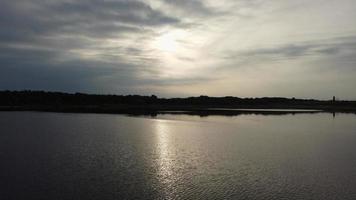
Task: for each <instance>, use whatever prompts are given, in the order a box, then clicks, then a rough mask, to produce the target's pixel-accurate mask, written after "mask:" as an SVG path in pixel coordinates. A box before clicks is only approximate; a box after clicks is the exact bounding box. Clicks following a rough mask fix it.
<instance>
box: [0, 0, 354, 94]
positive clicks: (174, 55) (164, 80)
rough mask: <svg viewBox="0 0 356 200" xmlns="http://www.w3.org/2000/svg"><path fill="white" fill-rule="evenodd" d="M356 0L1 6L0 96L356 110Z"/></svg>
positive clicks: (84, 1) (36, 1) (8, 2)
mask: <svg viewBox="0 0 356 200" xmlns="http://www.w3.org/2000/svg"><path fill="white" fill-rule="evenodd" d="M355 10H356V1H354V0H312V1H311V0H298V1H295V0H273V1H272V0H219V1H217V0H1V2H0V26H1V29H0V90H24V89H29V90H47V91H62V92H85V93H99V94H141V95H151V94H156V95H158V96H161V97H185V96H199V95H208V96H239V97H263V96H280V97H296V98H317V99H331V98H332V96H336V97H337V98H339V99H348V100H356V92H355V91H356V90H355V89H354V88H355V86H356V20H355V19H356V12H355Z"/></svg>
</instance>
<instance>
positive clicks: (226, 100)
mask: <svg viewBox="0 0 356 200" xmlns="http://www.w3.org/2000/svg"><path fill="white" fill-rule="evenodd" d="M27 105H43V106H61V105H62V106H63V105H75V106H77V105H81V106H86V105H97V106H103V105H176V106H185V105H186V106H211V107H238V106H259V105H261V106H272V107H273V106H278V105H284V106H287V107H288V106H295V105H300V106H314V105H318V106H349V107H355V108H356V102H355V101H333V100H332V99H330V100H326V101H322V100H314V99H295V98H282V97H263V98H239V97H232V96H226V97H208V96H199V97H187V98H158V97H157V96H155V95H151V96H141V95H97V94H84V93H73V94H71V93H62V92H45V91H30V90H25V91H0V106H27Z"/></svg>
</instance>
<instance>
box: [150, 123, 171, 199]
mask: <svg viewBox="0 0 356 200" xmlns="http://www.w3.org/2000/svg"><path fill="white" fill-rule="evenodd" d="M154 127H155V135H156V142H157V143H156V146H157V155H158V159H157V165H158V169H157V171H158V172H157V173H158V179H159V181H160V183H161V184H162V185H164V188H166V189H167V191H164V193H165V196H166V198H167V199H171V198H173V196H172V194H173V191H172V190H173V189H174V183H175V174H174V154H173V153H174V151H173V149H172V148H174V145H173V144H172V138H171V134H170V125H169V121H167V120H155V126H154Z"/></svg>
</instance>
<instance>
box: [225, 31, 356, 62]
mask: <svg viewBox="0 0 356 200" xmlns="http://www.w3.org/2000/svg"><path fill="white" fill-rule="evenodd" d="M355 44H356V36H349V37H336V38H330V39H326V40H313V41H304V42H299V43H292V44H284V45H276V46H273V47H268V48H256V49H250V50H243V51H238V52H227V53H226V55H225V56H224V58H225V59H240V58H245V57H247V58H250V59H251V58H253V59H259V60H261V59H262V60H263V59H277V60H288V59H298V58H302V59H305V58H306V57H313V56H337V55H339V54H343V53H352V54H356V47H355Z"/></svg>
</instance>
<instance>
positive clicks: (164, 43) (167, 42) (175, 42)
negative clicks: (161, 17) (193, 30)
mask: <svg viewBox="0 0 356 200" xmlns="http://www.w3.org/2000/svg"><path fill="white" fill-rule="evenodd" d="M185 35H186V33H185V32H183V31H170V32H167V33H164V34H162V35H160V36H159V37H157V38H156V40H154V42H153V44H152V46H153V48H155V49H157V50H159V51H162V52H166V53H178V52H179V50H180V49H181V48H182V45H181V44H180V43H181V42H182V41H181V40H182V39H184V36H185Z"/></svg>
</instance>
